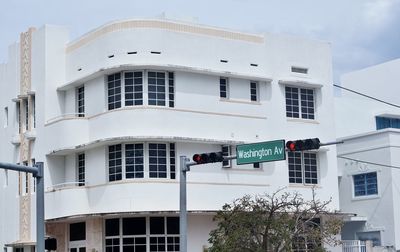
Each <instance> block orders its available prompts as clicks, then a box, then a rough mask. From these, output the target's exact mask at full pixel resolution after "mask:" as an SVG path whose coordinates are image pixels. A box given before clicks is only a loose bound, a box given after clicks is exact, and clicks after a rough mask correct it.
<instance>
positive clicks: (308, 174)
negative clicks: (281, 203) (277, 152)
mask: <svg viewBox="0 0 400 252" xmlns="http://www.w3.org/2000/svg"><path fill="white" fill-rule="evenodd" d="M288 168H289V169H288V170H289V183H295V184H318V165H317V154H316V153H309V152H288Z"/></svg>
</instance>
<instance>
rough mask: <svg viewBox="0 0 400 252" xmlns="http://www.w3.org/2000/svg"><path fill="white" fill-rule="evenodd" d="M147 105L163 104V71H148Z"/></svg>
mask: <svg viewBox="0 0 400 252" xmlns="http://www.w3.org/2000/svg"><path fill="white" fill-rule="evenodd" d="M148 89H149V105H156V106H165V73H164V72H148Z"/></svg>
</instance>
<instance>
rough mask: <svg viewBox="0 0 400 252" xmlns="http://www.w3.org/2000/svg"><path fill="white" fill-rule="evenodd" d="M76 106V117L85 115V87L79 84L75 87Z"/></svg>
mask: <svg viewBox="0 0 400 252" xmlns="http://www.w3.org/2000/svg"><path fill="white" fill-rule="evenodd" d="M76 107H77V112H78V117H84V116H85V87H84V86H81V87H78V88H77V89H76Z"/></svg>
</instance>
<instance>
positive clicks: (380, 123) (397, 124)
mask: <svg viewBox="0 0 400 252" xmlns="http://www.w3.org/2000/svg"><path fill="white" fill-rule="evenodd" d="M375 121H376V129H377V130H380V129H386V128H394V129H400V119H399V118H390V117H383V116H377V117H376V118H375Z"/></svg>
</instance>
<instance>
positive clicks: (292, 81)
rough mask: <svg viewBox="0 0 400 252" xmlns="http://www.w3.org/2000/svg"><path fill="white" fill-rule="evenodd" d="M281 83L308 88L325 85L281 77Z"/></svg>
mask: <svg viewBox="0 0 400 252" xmlns="http://www.w3.org/2000/svg"><path fill="white" fill-rule="evenodd" d="M278 83H279V84H280V85H293V86H297V87H306V88H322V87H323V85H322V84H320V83H316V82H310V81H306V80H299V79H281V80H279V81H278Z"/></svg>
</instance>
